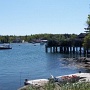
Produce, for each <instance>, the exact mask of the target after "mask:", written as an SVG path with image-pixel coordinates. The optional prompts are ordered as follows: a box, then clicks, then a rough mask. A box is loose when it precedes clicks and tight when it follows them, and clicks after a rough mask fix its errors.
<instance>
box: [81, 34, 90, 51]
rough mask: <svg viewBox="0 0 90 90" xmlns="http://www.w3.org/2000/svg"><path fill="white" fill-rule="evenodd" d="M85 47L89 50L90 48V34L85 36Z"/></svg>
mask: <svg viewBox="0 0 90 90" xmlns="http://www.w3.org/2000/svg"><path fill="white" fill-rule="evenodd" d="M83 46H84V47H85V48H86V49H88V48H90V33H89V34H88V35H87V36H85V38H84V43H83Z"/></svg>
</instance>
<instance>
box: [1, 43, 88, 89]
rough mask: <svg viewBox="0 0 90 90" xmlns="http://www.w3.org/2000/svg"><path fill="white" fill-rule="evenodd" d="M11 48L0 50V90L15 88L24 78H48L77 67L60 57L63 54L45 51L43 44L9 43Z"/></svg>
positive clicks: (74, 70)
mask: <svg viewBox="0 0 90 90" xmlns="http://www.w3.org/2000/svg"><path fill="white" fill-rule="evenodd" d="M11 46H12V49H10V50H0V90H17V89H18V88H20V87H22V86H23V85H24V84H23V83H24V80H25V79H41V78H49V77H50V75H51V74H52V75H54V76H60V75H64V74H71V73H76V72H78V71H79V70H81V71H83V72H86V70H85V69H81V68H77V67H75V65H72V64H70V65H69V62H67V61H64V60H62V59H61V58H64V57H68V55H64V54H60V53H57V54H54V53H45V46H44V45H40V44H35V45H34V44H30V43H22V44H11ZM69 57H71V56H69Z"/></svg>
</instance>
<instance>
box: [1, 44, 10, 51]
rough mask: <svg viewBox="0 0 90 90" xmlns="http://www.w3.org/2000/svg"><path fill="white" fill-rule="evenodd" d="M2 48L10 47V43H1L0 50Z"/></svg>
mask: <svg viewBox="0 0 90 90" xmlns="http://www.w3.org/2000/svg"><path fill="white" fill-rule="evenodd" d="M2 49H12V47H10V44H3V45H0V50H2Z"/></svg>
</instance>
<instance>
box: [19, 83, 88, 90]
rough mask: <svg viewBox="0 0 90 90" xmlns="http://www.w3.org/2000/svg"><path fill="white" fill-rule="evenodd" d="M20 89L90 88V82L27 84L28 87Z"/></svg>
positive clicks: (76, 89)
mask: <svg viewBox="0 0 90 90" xmlns="http://www.w3.org/2000/svg"><path fill="white" fill-rule="evenodd" d="M20 90H90V82H82V83H68V84H60V83H51V82H49V83H48V84H46V85H44V86H42V87H35V86H27V87H26V88H23V89H20Z"/></svg>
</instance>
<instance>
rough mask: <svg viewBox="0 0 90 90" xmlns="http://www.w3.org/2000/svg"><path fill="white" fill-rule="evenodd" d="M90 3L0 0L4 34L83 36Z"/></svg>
mask: <svg viewBox="0 0 90 90" xmlns="http://www.w3.org/2000/svg"><path fill="white" fill-rule="evenodd" d="M88 14H90V0H0V35H31V34H44V33H47V34H80V33H83V32H84V31H85V30H84V28H86V27H87V24H86V20H87V17H88Z"/></svg>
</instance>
